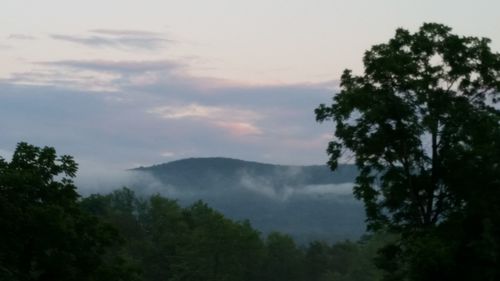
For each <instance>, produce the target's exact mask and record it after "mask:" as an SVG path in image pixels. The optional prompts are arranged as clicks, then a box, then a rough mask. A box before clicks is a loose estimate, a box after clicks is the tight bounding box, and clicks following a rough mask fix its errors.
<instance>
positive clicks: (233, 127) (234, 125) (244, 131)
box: [216, 122, 262, 137]
mask: <svg viewBox="0 0 500 281" xmlns="http://www.w3.org/2000/svg"><path fill="white" fill-rule="evenodd" d="M216 125H217V127H219V128H222V129H224V130H226V131H227V132H228V133H229V134H230V135H232V136H238V137H239V136H252V135H253V136H255V135H261V134H262V130H261V129H259V128H257V127H256V126H255V125H253V124H251V123H247V122H217V123H216Z"/></svg>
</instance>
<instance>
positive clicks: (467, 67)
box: [315, 23, 500, 280]
mask: <svg viewBox="0 0 500 281" xmlns="http://www.w3.org/2000/svg"><path fill="white" fill-rule="evenodd" d="M489 43H490V41H489V40H488V39H485V38H475V37H462V36H458V35H455V34H452V33H451V29H450V28H449V27H447V26H444V25H440V24H433V23H428V24H424V25H423V26H422V27H421V28H420V30H419V31H417V32H416V33H413V34H412V33H410V32H409V31H407V30H404V29H398V30H397V31H396V34H395V36H394V38H392V39H391V40H389V42H388V43H385V44H380V45H376V46H373V47H372V48H371V49H370V50H369V51H367V52H366V53H365V56H364V59H363V62H364V65H365V73H364V75H362V76H354V75H353V74H352V73H351V71H350V70H346V71H345V72H344V74H343V75H342V78H341V92H340V93H339V94H337V95H336V96H335V97H334V102H333V104H332V105H331V106H326V105H320V106H319V107H318V108H317V109H316V111H315V112H316V118H317V120H318V121H320V122H322V121H326V120H333V121H334V123H335V133H334V135H335V140H334V141H331V142H330V144H329V146H328V150H327V152H328V154H329V155H330V161H329V165H330V167H331V168H332V169H335V168H336V166H337V163H338V161H339V159H340V158H341V157H342V154H343V151H350V152H352V153H354V155H355V159H356V165H357V166H358V167H359V169H360V174H359V176H358V177H357V180H356V187H355V190H354V193H355V196H356V197H357V198H359V199H362V200H363V201H364V203H365V209H366V214H367V217H368V223H369V227H370V229H375V230H376V229H381V228H388V229H389V230H390V231H394V232H397V233H401V234H402V236H401V237H402V240H401V241H400V242H399V243H395V244H393V245H392V246H390V247H388V248H386V249H385V250H384V251H383V253H385V254H386V258H387V259H386V261H385V262H381V263H379V264H380V265H381V266H382V267H384V268H385V269H387V270H388V272H392V274H391V275H390V276H388V278H389V277H390V278H393V279H390V280H402V278H404V276H407V277H409V278H410V279H412V280H452V279H453V280H462V278H470V279H465V280H472V279H478V278H479V279H481V280H497V279H498V278H500V275H499V274H500V273H499V272H498V270H497V268H500V264H498V263H499V259H498V257H499V256H500V248H499V247H498V245H499V244H500V240H499V239H498V237H500V235H499V234H500V232H499V231H500V228H499V225H500V220H499V214H500V212H499V209H498V206H499V203H500V165H499V161H500V111H499V110H498V109H497V108H495V107H494V103H495V102H496V100H497V99H498V95H499V92H500V55H499V54H498V53H494V52H492V51H491V50H490V47H489ZM465 264H468V265H469V267H464V266H463V265H465ZM471 268H473V269H474V270H471ZM479 276H480V277H479Z"/></svg>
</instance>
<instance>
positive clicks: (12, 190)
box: [0, 143, 133, 280]
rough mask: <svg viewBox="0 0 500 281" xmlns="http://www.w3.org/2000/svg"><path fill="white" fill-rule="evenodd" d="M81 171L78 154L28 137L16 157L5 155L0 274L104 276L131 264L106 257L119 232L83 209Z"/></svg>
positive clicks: (0, 187)
mask: <svg viewBox="0 0 500 281" xmlns="http://www.w3.org/2000/svg"><path fill="white" fill-rule="evenodd" d="M76 171H77V164H76V163H75V162H74V160H73V158H72V157H70V156H66V155H64V156H60V157H58V156H57V155H56V151H55V150H54V149H53V148H50V147H44V148H39V147H35V146H32V145H28V144H26V143H19V145H18V146H17V148H16V151H15V153H14V155H13V157H12V161H11V162H6V161H5V160H4V159H0V225H1V226H2V230H1V231H0V241H2V243H0V279H2V280H104V279H105V278H106V277H109V276H113V277H117V276H118V274H119V272H121V271H122V272H126V271H127V270H128V269H126V267H125V264H122V265H123V266H121V265H119V263H120V262H121V261H119V260H117V259H109V260H106V259H105V254H106V249H107V248H109V247H112V246H115V245H117V243H118V242H119V239H117V238H118V233H117V232H116V231H115V230H114V229H113V228H112V227H111V226H109V225H106V224H102V223H100V222H99V221H98V220H97V218H95V217H92V216H89V215H87V214H86V213H83V212H82V211H81V210H80V208H79V206H78V202H77V199H78V197H79V196H78V194H77V193H76V191H75V186H74V185H73V181H72V178H73V177H74V176H75V174H76ZM108 267H113V268H115V269H119V270H120V271H114V272H113V273H112V274H111V273H110V272H109V271H108ZM130 273H131V274H130V276H124V275H122V276H121V277H123V278H122V280H133V274H132V272H130Z"/></svg>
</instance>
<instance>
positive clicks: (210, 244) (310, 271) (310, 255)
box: [80, 188, 386, 281]
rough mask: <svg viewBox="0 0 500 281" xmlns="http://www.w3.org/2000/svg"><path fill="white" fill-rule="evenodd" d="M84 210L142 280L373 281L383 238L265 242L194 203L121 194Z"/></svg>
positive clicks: (91, 201) (92, 200) (92, 201)
mask: <svg viewBox="0 0 500 281" xmlns="http://www.w3.org/2000/svg"><path fill="white" fill-rule="evenodd" d="M80 204H81V207H82V209H84V210H85V211H86V212H89V213H91V214H93V215H95V216H97V217H99V218H100V219H101V220H103V221H105V222H106V223H109V224H111V225H113V226H114V227H115V228H117V229H118V230H119V232H120V234H121V237H122V238H123V239H124V245H123V247H122V248H117V249H114V251H113V254H114V255H117V256H121V257H124V258H126V259H127V260H128V262H129V263H130V264H131V265H134V266H135V267H136V268H137V269H139V271H140V272H141V273H142V274H141V277H142V279H143V280H151V281H153V280H242V281H243V280H297V281H299V280H310V281H315V280H318V281H319V280H325V281H326V280H377V279H378V278H379V272H378V271H377V270H376V269H375V267H374V265H373V263H372V259H373V258H374V256H375V254H376V250H377V249H378V247H379V246H380V245H381V244H382V243H383V242H384V241H385V239H386V237H385V236H381V235H378V236H372V237H365V238H363V239H362V240H361V241H359V242H349V241H345V242H340V243H336V244H333V245H330V244H327V243H324V242H320V241H315V242H312V243H310V244H309V245H307V246H299V245H297V244H296V243H295V242H294V240H293V239H292V238H291V237H290V236H288V235H286V234H282V233H278V232H274V233H270V234H269V235H267V236H266V237H262V235H261V234H260V233H259V232H258V231H257V230H255V229H253V228H252V227H251V225H250V223H249V222H248V221H243V222H235V221H232V220H230V219H227V218H225V217H224V216H223V215H222V214H220V213H219V212H217V211H215V210H214V209H212V208H210V207H209V206H207V205H206V204H205V203H203V202H201V201H199V202H196V203H194V204H192V205H191V206H188V207H185V208H183V207H181V206H179V204H177V202H176V201H174V200H171V199H167V198H164V197H161V196H160V195H154V196H151V197H149V198H147V199H141V198H138V197H136V196H135V195H134V192H133V191H131V190H130V189H127V188H123V189H120V190H117V191H114V192H113V193H111V194H108V195H92V196H90V197H87V198H85V199H83V200H82V201H81V203H80Z"/></svg>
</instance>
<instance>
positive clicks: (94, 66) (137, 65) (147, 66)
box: [38, 60, 183, 74]
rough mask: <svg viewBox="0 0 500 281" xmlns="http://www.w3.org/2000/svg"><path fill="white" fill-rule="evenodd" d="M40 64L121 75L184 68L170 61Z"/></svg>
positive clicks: (76, 61) (98, 61)
mask: <svg viewBox="0 0 500 281" xmlns="http://www.w3.org/2000/svg"><path fill="white" fill-rule="evenodd" d="M38 64H41V65H47V66H56V67H64V68H72V69H79V70H91V71H99V72H114V73H120V74H131V73H144V72H151V71H172V70H178V69H180V68H182V67H183V65H182V64H181V63H179V62H176V61H169V60H150V61H111V60H60V61H50V62H39V63H38Z"/></svg>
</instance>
